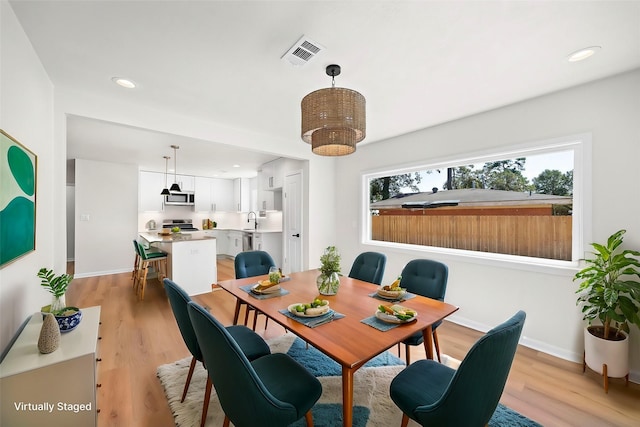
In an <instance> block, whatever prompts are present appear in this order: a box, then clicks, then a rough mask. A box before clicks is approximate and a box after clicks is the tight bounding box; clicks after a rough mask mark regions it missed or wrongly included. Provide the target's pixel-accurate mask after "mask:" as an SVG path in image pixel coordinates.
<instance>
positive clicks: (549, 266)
mask: <svg viewBox="0 0 640 427" xmlns="http://www.w3.org/2000/svg"><path fill="white" fill-rule="evenodd" d="M591 142H592V137H591V134H590V133H581V134H575V135H567V136H562V137H558V138H553V139H545V140H537V141H532V142H527V143H522V144H513V145H508V146H502V147H494V148H490V149H487V150H482V151H477V152H473V153H468V154H465V155H451V156H447V157H440V158H435V159H429V160H427V159H423V160H420V161H415V162H411V163H404V164H401V165H391V166H385V167H379V168H376V169H372V170H367V171H363V172H362V173H361V191H360V193H361V195H362V200H361V209H360V217H361V219H362V221H361V224H362V228H361V230H360V242H361V243H362V244H363V245H368V246H372V247H373V248H379V249H384V250H387V251H393V252H398V253H403V254H411V255H413V256H415V255H416V253H419V254H420V255H421V256H429V255H434V256H437V257H438V258H440V259H445V260H452V261H464V262H471V263H478V264H483V265H493V266H500V267H505V268H515V269H520V270H529V271H543V272H546V273H553V274H561V275H573V274H575V272H576V271H577V270H578V268H579V264H580V260H581V259H584V258H585V242H588V241H591V225H592V219H591V218H592V217H591V207H592V200H591V189H592V181H591V169H592V162H591ZM566 150H573V213H572V217H573V219H572V228H571V239H572V246H571V253H572V255H571V261H563V260H553V259H546V258H533V257H526V256H520V255H508V254H497V253H490V252H479V251H470V250H464V249H452V248H441V247H435V246H422V245H413V244H407V243H395V242H384V241H379V240H372V239H371V221H372V220H371V217H372V216H371V214H370V208H369V200H370V194H369V189H370V186H369V181H370V180H371V179H375V178H381V177H385V176H389V175H397V174H402V173H409V172H414V171H416V170H427V169H446V168H447V167H457V166H461V165H467V164H475V163H485V162H487V161H492V160H503V159H514V158H517V157H527V156H532V155H538V154H544V153H549V152H554V151H566Z"/></svg>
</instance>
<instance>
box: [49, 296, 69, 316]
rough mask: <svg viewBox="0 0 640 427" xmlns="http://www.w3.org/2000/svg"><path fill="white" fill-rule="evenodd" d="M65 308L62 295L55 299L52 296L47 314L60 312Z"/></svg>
mask: <svg viewBox="0 0 640 427" xmlns="http://www.w3.org/2000/svg"><path fill="white" fill-rule="evenodd" d="M65 307H66V304H65V302H64V295H62V296H59V297H56V296H54V297H53V299H52V300H51V308H49V313H55V312H56V311H60V310H62V309H64V308H65Z"/></svg>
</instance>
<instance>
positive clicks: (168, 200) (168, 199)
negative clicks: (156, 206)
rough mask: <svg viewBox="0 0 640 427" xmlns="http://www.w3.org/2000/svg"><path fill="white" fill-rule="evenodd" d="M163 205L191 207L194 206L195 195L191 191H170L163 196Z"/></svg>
mask: <svg viewBox="0 0 640 427" xmlns="http://www.w3.org/2000/svg"><path fill="white" fill-rule="evenodd" d="M164 204H165V205H178V206H193V205H195V195H194V193H193V191H180V192H174V191H172V192H171V193H170V194H167V195H166V196H164Z"/></svg>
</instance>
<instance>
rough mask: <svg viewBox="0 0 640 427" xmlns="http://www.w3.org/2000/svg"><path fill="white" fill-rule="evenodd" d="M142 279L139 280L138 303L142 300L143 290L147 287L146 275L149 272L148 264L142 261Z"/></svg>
mask: <svg viewBox="0 0 640 427" xmlns="http://www.w3.org/2000/svg"><path fill="white" fill-rule="evenodd" d="M142 270H143V272H142V279H141V280H140V284H139V285H138V287H139V290H138V294H139V296H140V301H142V300H143V299H144V288H145V287H146V286H147V273H148V272H149V263H148V262H146V261H144V262H143V263H142Z"/></svg>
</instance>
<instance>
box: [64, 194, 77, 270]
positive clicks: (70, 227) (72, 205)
mask: <svg viewBox="0 0 640 427" xmlns="http://www.w3.org/2000/svg"><path fill="white" fill-rule="evenodd" d="M75 213H76V187H75V186H74V185H67V222H66V223H67V261H73V259H74V256H75V253H76V248H75V239H76V224H75V219H76V214H75Z"/></svg>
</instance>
